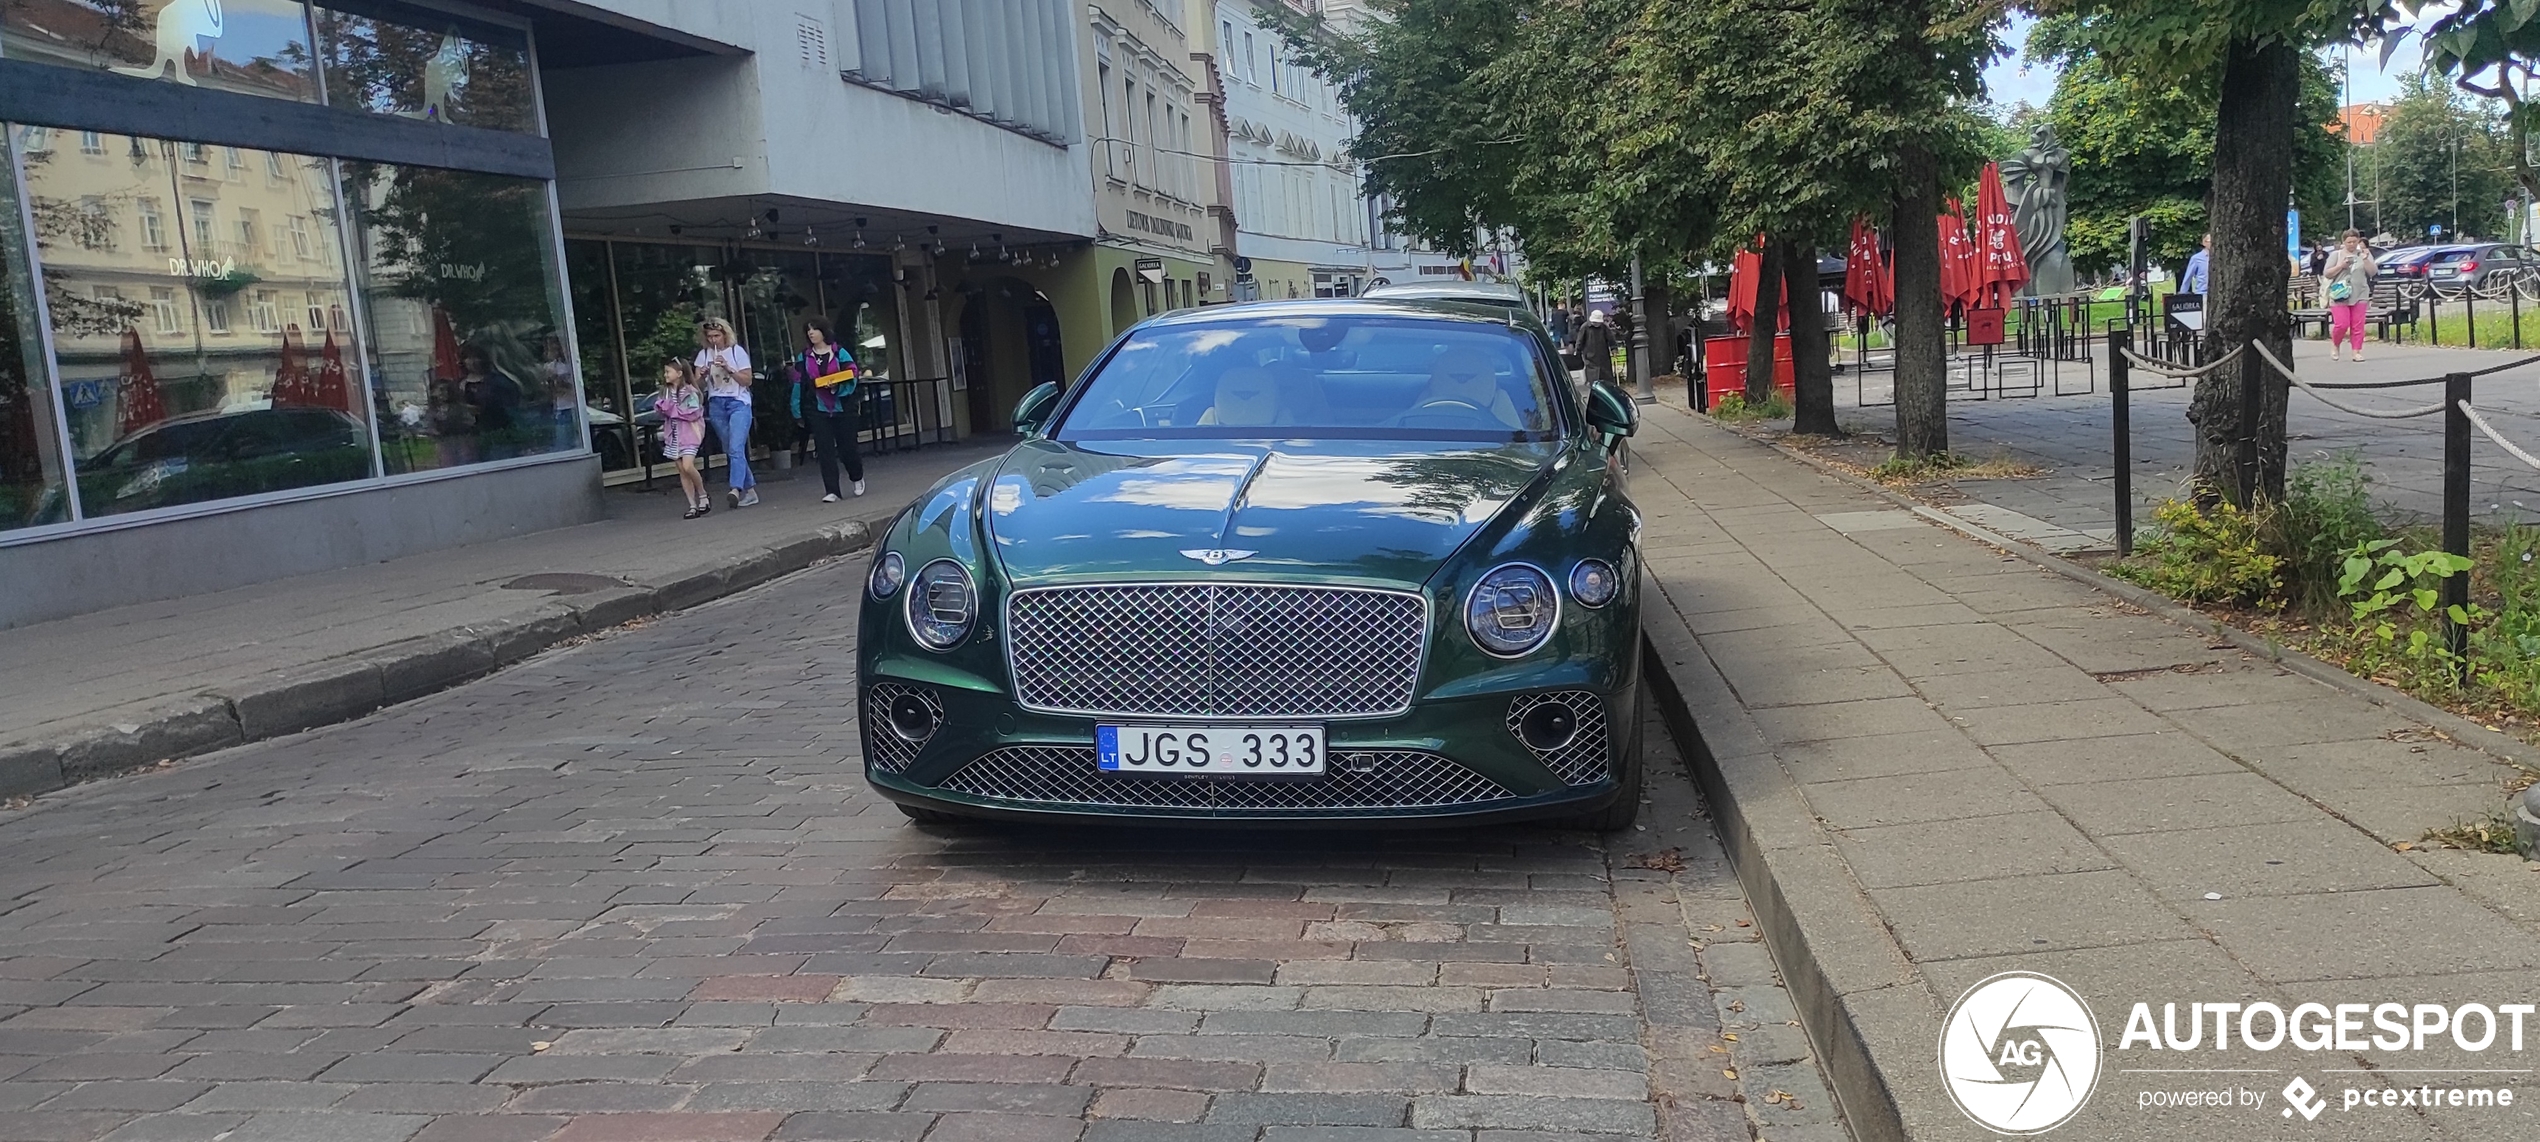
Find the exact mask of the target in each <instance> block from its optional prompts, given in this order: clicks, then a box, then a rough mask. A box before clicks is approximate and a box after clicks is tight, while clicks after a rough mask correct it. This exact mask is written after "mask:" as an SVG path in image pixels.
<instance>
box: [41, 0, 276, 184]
mask: <svg viewBox="0 0 2540 1142" xmlns="http://www.w3.org/2000/svg"><path fill="white" fill-rule="evenodd" d="M307 21H308V17H307V14H306V13H305V11H304V10H303V9H302V6H301V5H300V4H299V2H298V0H169V2H167V3H164V4H153V3H133V2H131V0H0V55H5V56H6V57H8V58H10V59H16V60H29V61H33V62H38V63H49V64H59V65H63V66H67V67H80V68H89V69H94V70H101V71H114V72H118V73H120V74H124V75H130V76H135V77H139V78H145V79H151V78H165V79H168V80H170V81H171V82H177V83H183V84H186V85H189V86H194V87H203V88H209V89H212V90H215V91H232V92H239V93H242V94H247V95H261V96H267V97H270V98H276V99H293V100H299V101H301V102H313V101H315V100H316V98H317V91H316V85H315V84H313V83H311V82H310V75H309V60H310V55H311V53H310V51H309V44H308V39H309V34H308V22H307ZM196 151H197V153H198V154H199V151H200V148H197V149H196Z"/></svg>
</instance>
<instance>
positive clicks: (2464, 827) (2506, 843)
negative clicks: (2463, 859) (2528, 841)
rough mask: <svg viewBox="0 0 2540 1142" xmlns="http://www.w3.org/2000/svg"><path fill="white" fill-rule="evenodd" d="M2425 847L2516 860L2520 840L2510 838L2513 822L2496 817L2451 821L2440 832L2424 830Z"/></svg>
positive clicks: (2512, 836)
mask: <svg viewBox="0 0 2540 1142" xmlns="http://www.w3.org/2000/svg"><path fill="white" fill-rule="evenodd" d="M2425 843H2426V844H2429V845H2441V846H2443V847H2444V848H2449V849H2468V850H2469V851H2471V852H2474V853H2503V854H2506V855H2508V856H2519V855H2521V853H2522V838H2520V837H2517V836H2515V835H2514V823H2513V819H2512V818H2509V817H2507V816H2505V815H2504V814H2503V813H2498V814H2496V815H2494V816H2491V817H2488V818H2487V819H2485V820H2482V821H2455V822H2453V823H2452V824H2449V825H2446V826H2444V827H2442V828H2440V829H2428V830H2426V832H2425Z"/></svg>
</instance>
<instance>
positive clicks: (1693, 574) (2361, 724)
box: [1634, 407, 2540, 1140]
mask: <svg viewBox="0 0 2540 1142" xmlns="http://www.w3.org/2000/svg"><path fill="white" fill-rule="evenodd" d="M1636 444H1637V450H1638V456H1639V460H1640V463H1641V468H1640V469H1639V471H1638V472H1637V473H1636V481H1635V484H1634V496H1635V499H1636V500H1637V502H1638V503H1639V504H1640V506H1641V508H1642V510H1643V511H1644V513H1645V514H1646V517H1647V527H1648V531H1647V536H1646V538H1645V540H1644V551H1645V552H1646V554H1647V557H1648V560H1649V567H1650V571H1651V573H1652V574H1653V575H1654V577H1655V579H1656V581H1657V583H1658V585H1659V586H1660V588H1661V589H1662V592H1663V597H1662V598H1660V599H1658V600H1657V601H1656V604H1655V605H1653V606H1652V607H1651V608H1650V613H1649V618H1648V620H1647V621H1648V625H1649V630H1650V634H1651V638H1652V640H1653V643H1654V645H1655V647H1656V649H1657V652H1658V654H1659V656H1660V658H1661V659H1663V660H1664V661H1665V662H1666V664H1667V670H1666V673H1665V677H1667V678H1668V679H1669V680H1670V684H1671V687H1672V691H1671V692H1672V693H1673V694H1674V695H1675V696H1676V697H1677V698H1679V699H1680V700H1681V702H1682V703H1683V707H1682V709H1683V710H1684V711H1685V712H1689V715H1690V720H1691V721H1692V722H1693V723H1695V724H1696V725H1698V727H1699V732H1700V739H1701V745H1702V746H1703V747H1704V751H1705V752H1704V756H1705V759H1706V760H1705V764H1704V766H1703V767H1702V768H1703V769H1704V771H1705V773H1706V781H1707V783H1708V785H1709V787H1710V788H1711V789H1712V791H1713V792H1714V793H1715V798H1714V800H1715V801H1716V802H1718V803H1719V804H1720V807H1721V816H1722V819H1723V828H1724V833H1725V834H1726V835H1727V837H1728V839H1729V841H1730V850H1731V853H1732V855H1733V856H1734V857H1736V858H1738V859H1739V861H1740V873H1741V876H1742V878H1743V879H1744V880H1745V881H1746V884H1747V886H1748V889H1749V892H1750V895H1752V896H1753V897H1754V898H1755V899H1756V900H1758V901H1759V906H1761V905H1762V903H1763V902H1768V901H1769V902H1772V903H1773V904H1774V905H1775V906H1774V907H1770V908H1767V909H1765V910H1766V912H1767V915H1766V916H1765V917H1764V922H1765V925H1766V928H1767V931H1768V935H1769V936H1770V937H1771V938H1772V939H1773V940H1774V941H1775V943H1776V946H1777V948H1779V949H1780V950H1782V952H1783V954H1784V955H1785V959H1786V962H1787V961H1788V959H1789V957H1791V956H1792V955H1793V954H1794V952H1796V951H1797V950H1799V949H1804V953H1800V957H1801V959H1802V961H1803V962H1804V964H1805V972H1804V974H1805V976H1806V978H1804V979H1796V980H1794V981H1793V984H1794V990H1795V992H1796V993H1797V994H1798V995H1799V996H1800V998H1801V1000H1802V1008H1803V1010H1804V1011H1806V1012H1807V1013H1808V1016H1809V1018H1810V1019H1811V1020H1812V1026H1811V1031H1812V1032H1813V1033H1814V1034H1816V1035H1817V1037H1818V1041H1819V1042H1821V1043H1826V1044H1829V1045H1830V1047H1829V1050H1830V1052H1831V1054H1830V1057H1829V1059H1828V1067H1829V1072H1830V1073H1831V1074H1833V1075H1834V1077H1835V1079H1836V1083H1837V1089H1838V1090H1840V1091H1842V1092H1843V1093H1844V1095H1845V1097H1846V1099H1847V1103H1846V1107H1845V1109H1846V1113H1847V1115H1849V1116H1850V1117H1851V1118H1852V1120H1853V1121H1854V1123H1855V1127H1856V1130H1857V1131H1858V1133H1859V1134H1860V1135H1861V1137H1863V1138H1892V1137H1914V1138H1972V1137H1983V1136H1986V1135H1984V1133H1983V1132H1982V1131H1980V1130H1978V1129H1977V1128H1976V1127H1975V1126H1974V1125H1973V1124H1971V1123H1970V1122H1969V1121H1968V1120H1966V1119H1965V1118H1963V1117H1961V1116H1960V1115H1959V1114H1958V1112H1957V1111H1956V1110H1954V1109H1953V1108H1952V1105H1951V1103H1950V1101H1949V1099H1948V1097H1947V1096H1946V1094H1945V1093H1944V1091H1943V1089H1942V1083H1941V1080H1940V1076H1939V1075H1938V1073H1937V1068H1936V1067H1935V1065H1934V1058H1933V1044H1934V1042H1935V1038H1936V1036H1937V1035H1938V1033H1939V1031H1940V1027H1941V1016H1942V1013H1943V1011H1944V1010H1945V1008H1946V1006H1947V1005H1948V1004H1949V1003H1951V1002H1953V1001H1954V1000H1956V999H1957V997H1958V996H1959V995H1960V994H1961V993H1962V992H1963V991H1965V990H1966V989H1967V988H1968V987H1969V986H1970V985H1971V984H1973V983H1975V982H1976V981H1978V980H1981V979H1983V978H1985V977H1988V976H1990V975H1993V974H1995V973H1997V972H2002V971H2006V970H2013V969H2028V970H2036V971H2043V972H2046V973H2048V974H2051V975H2054V976H2056V977H2058V978H2060V979H2062V980H2063V981H2065V982H2066V983H2068V984H2071V985H2072V986H2073V987H2075V988H2076V989H2077V990H2079V991H2080V992H2081V993H2082V994H2083V995H2084V996H2085V997H2086V998H2087V999H2088V1000H2089V1001H2090V1002H2091V1003H2092V1004H2093V1005H2094V1007H2095V1009H2096V1011H2097V1014H2098V1018H2099V1019H2100V1020H2101V1022H2102V1032H2103V1034H2102V1036H2101V1039H2102V1042H2103V1046H2104V1047H2107V1048H2114V1047H2115V1046H2116V1044H2117V1034H2118V1032H2119V1030H2121V1029H2122V1026H2123V1021H2124V1019H2125V1017H2126V1013H2127V1012H2128V1010H2129V1009H2130V1008H2131V1006H2132V1005H2133V1004H2135V1003H2137V1002H2149V1003H2151V1004H2152V1005H2153V1008H2154V1010H2156V1011H2157V1010H2158V1009H2159V1008H2160V1006H2161V1004H2162V1003H2164V1002H2176V1003H2178V1004H2179V1005H2180V1006H2181V1009H2182V1012H2184V1011H2185V1009H2186V1006H2185V1005H2186V1004H2188V1003H2190V1002H2195V1001H2225V1002H2234V1003H2248V1002H2253V1001H2255V1000H2257V999H2266V1000H2270V1001H2273V1002H2276V1003H2279V1004H2280V1005H2282V1007H2283V1009H2285V1010H2288V1011H2289V1010H2291V1009H2292V1008H2293V1007H2294V1006H2295V1005H2296V1004H2297V1003H2303V1002H2320V1003H2327V1004H2336V1003H2340V1002H2381V1001H2392V1002H2402V1003H2415V1002H2419V1001H2424V1002H2441V1003H2446V1004H2458V1003H2462V1002H2468V1001H2476V1002H2481V1003H2486V1004H2490V1005H2494V1004H2499V1003H2516V1002H2519V1003H2530V1002H2533V1001H2534V1000H2535V998H2540V995H2535V991H2536V990H2540V989H2535V988H2534V986H2533V980H2534V979H2535V978H2540V976H2535V975H2534V969H2535V968H2540V863H2526V862H2525V861H2524V860H2522V859H2521V858H2519V857H2512V856H2503V855H2487V854H2479V853H2470V852H2459V851H2436V852H2425V851H2406V852H2402V851H2396V850H2395V848H2394V846H2395V845H2397V844H2400V843H2402V842H2414V841H2417V840H2418V839H2419V838H2420V837H2421V836H2422V834H2423V833H2424V832H2425V830H2427V829H2429V828H2432V827H2437V826H2442V825H2447V824H2452V823H2454V822H2457V821H2461V820H2472V819H2478V818H2482V817H2485V816H2487V815H2489V814H2491V813H2494V812H2496V811H2498V810H2499V809H2501V808H2503V807H2504V805H2505V804H2506V798H2505V793H2504V786H2505V783H2506V782H2507V781H2508V780H2509V779H2511V778H2512V777H2513V776H2515V774H2516V773H2518V772H2519V771H2517V770H2514V769H2512V768H2511V767H2509V766H2507V765H2505V764H2502V763H2501V762H2500V761H2499V760H2498V759H2495V758H2491V757H2489V756H2487V755H2484V754H2481V753H2477V752H2474V751H2472V750H2470V749H2467V748H2463V747H2460V746H2456V745H2454V744H2452V743H2450V742H2449V741H2446V740H2444V739H2443V738H2442V737H2440V736H2439V735H2437V734H2436V733H2434V732H2433V731H2432V730H2430V729H2429V728H2428V727H2426V726H2422V725H2417V724H2414V723H2411V722H2409V721H2407V720H2405V719H2403V718H2400V717H2397V716H2395V715H2393V714H2392V713H2390V712H2389V711H2387V710H2385V709H2383V708H2381V707H2379V706H2376V705H2374V704H2372V703H2370V702H2368V701H2366V700H2364V699H2362V698H2361V697H2358V696H2356V695H2352V694H2348V693H2345V692H2342V691H2339V690H2336V689H2333V688H2331V687H2328V686H2326V685H2324V684H2322V683H2319V682H2315V681H2312V680H2310V679H2308V678H2305V677H2302V676H2299V675H2296V674H2292V673H2289V672H2286V671H2284V670H2282V669H2279V668H2278V667H2276V666H2274V665H2272V664H2270V663H2268V662H2264V661H2258V660H2255V659H2253V657H2252V656H2250V655H2248V654H2244V653H2242V652H2241V651H2240V650H2238V649H2236V648H2234V647H2233V646H2232V645H2231V644H2228V643H2218V642H2217V641H2216V640H2215V639H2214V638H2213V637H2211V636H2210V635H2209V634H2207V633H2202V632H2198V631H2194V630H2189V629H2184V628H2181V627H2178V626H2174V625H2172V624H2170V623H2168V622H2166V621H2163V620H2162V619H2159V618H2157V617H2153V616H2151V615H2148V614H2146V613H2144V612H2143V611H2141V610H2140V609H2139V608H2135V607H2132V606H2129V605H2127V604H2125V603H2123V602H2121V601H2119V600H2118V599H2116V598H2115V597H2112V596H2110V595H2106V594H2102V593H2100V592H2098V591H2095V590H2093V589H2091V588H2090V587H2087V586H2085V585H2083V584H2081V583H2078V582H2076V581H2073V580H2071V579H2067V578H2065V577H2063V576H2061V575H2058V574H2054V573H2051V572H2048V571H2045V570H2043V569H2041V568H2040V567H2038V566H2037V565H2034V564H2032V563H2029V562H2027V561H2025V560H2022V559H2019V558H2014V557H2011V556H2009V555H2007V554H2005V553H2003V552H2001V551H1998V550H1996V549H1993V548H1991V547H1988V546H1986V545H1983V544H1980V543H1977V542H1974V541H1972V540H1970V539H1968V538H1966V537H1964V536H1961V535H1959V534H1957V533H1955V532H1951V531H1946V530H1943V529H1941V528H1939V527H1937V526H1935V525H1933V524H1932V523H1930V522H1928V521H1927V520H1925V519H1923V518H1921V517H1919V516H1917V515H1915V514H1913V513H1911V512H1908V511H1904V510H1901V509H1899V508H1898V507H1897V506H1895V504H1893V503H1892V502H1891V501H1889V500H1887V499H1885V498H1884V497H1881V496H1878V495H1876V494H1874V493H1872V492H1870V491H1868V490H1866V489H1863V488H1860V487H1858V486H1856V485H1853V484H1851V483H1849V482H1846V481H1843V480H1840V479H1838V478H1835V477H1833V476H1830V475H1828V474H1826V473H1823V472H1821V471H1819V470H1817V469H1815V468H1813V467H1810V466H1808V465H1806V464H1803V463H1801V462H1799V461H1797V460H1794V459H1791V458H1789V457H1786V456H1783V455H1781V454H1780V453H1778V452H1775V451H1773V450H1772V449H1770V448H1768V447H1766V446H1763V445H1761V444H1757V443H1755V442H1752V441H1750V440H1747V439H1745V438H1744V437H1741V436H1739V435H1737V434H1735V433H1732V432H1730V431H1728V430H1726V429H1723V428H1720V427H1718V426H1716V425H1714V424H1712V423H1710V422H1709V421H1707V420H1704V419H1701V418H1697V417H1694V416H1691V415H1689V414H1686V413H1683V412H1680V411H1676V410H1672V409H1667V408H1663V407H1662V408H1657V409H1654V410H1652V411H1651V412H1650V415H1649V416H1648V418H1647V420H1646V421H1645V424H1644V428H1643V431H1642V434H1641V437H1640V439H1639V440H1638V441H1637V442H1636ZM2536 1038H2540V1037H2536ZM2530 1046H2531V1047H2532V1048H2533V1049H2534V1050H2540V1042H2534V1043H2533V1044H2530ZM2532 1057H2533V1056H2532V1055H2531V1054H2529V1053H2525V1054H2520V1055H2511V1054H2504V1053H2501V1052H2491V1053H2488V1054H2484V1055H2481V1054H2476V1053H2470V1052H2464V1051H2459V1050H2456V1049H2453V1048H2452V1046H2451V1044H2450V1041H2449V1040H2443V1039H2440V1038H2439V1037H2438V1040H2437V1041H2436V1042H2434V1043H2430V1044H2428V1046H2427V1049H2426V1050H2425V1051H2423V1052H2414V1051H2411V1052H2405V1053H2402V1054H2399V1055H2392V1054H2389V1053H2383V1052H2369V1053H2358V1052H2351V1051H2350V1052H2319V1053H2312V1052H2301V1051H2291V1050H2283V1051H2277V1052H2273V1053H2262V1052H2255V1051H2249V1050H2246V1049H2243V1048H2242V1045H2241V1044H2240V1043H2239V1042H2238V1041H2237V1040H2235V1041H2234V1047H2233V1049H2231V1050H2228V1051H2224V1050H2214V1049H2212V1047H2211V1045H2210V1043H2209V1044H2208V1048H2207V1049H2206V1050H2203V1051H2199V1052H2196V1053H2194V1054H2183V1053H2179V1052H2168V1051H2164V1052H2160V1053H2159V1054H2154V1053H2153V1052H2151V1051H2148V1050H2144V1049H2141V1048H2140V1047H2138V1048H2136V1049H2135V1050H2133V1051H2132V1052H2131V1053H2128V1054H2124V1055H2119V1054H2117V1053H2115V1052H2113V1051H2111V1052H2110V1054H2109V1068H2110V1069H2109V1071H2108V1073H2107V1074H2106V1075H2105V1077H2103V1078H2102V1079H2101V1081H2100V1086H2099V1090H2098V1094H2097V1096H2096V1099H2095V1101H2094V1102H2093V1103H2092V1104H2091V1105H2089V1106H2088V1107H2087V1108H2085V1110H2084V1111H2083V1112H2082V1116H2081V1117H2080V1118H2077V1119H2075V1120H2074V1122H2073V1123H2072V1124H2071V1125H2069V1126H2067V1127H2066V1128H2064V1129H2063V1130H2060V1131H2058V1133H2057V1136H2058V1137H2070V1138H2075V1139H2100V1138H2128V1139H2132V1138H2197V1139H2202V1138H2214V1139H2224V1138H2228V1139H2235V1140H2236V1139H2249V1138H2262V1137H2275V1136H2278V1135H2279V1134H2281V1135H2282V1136H2284V1137H2288V1138H2292V1137H2332V1138H2373V1139H2400V1138H2438V1137H2440V1138H2467V1137H2490V1136H2492V1137H2506V1136H2516V1135H2528V1134H2530V1133H2531V1132H2532V1129H2533V1126H2534V1124H2535V1123H2540V1084H2534V1083H2533V1082H2532V1080H2531V1075H2530V1071H2529V1068H2530V1067H2531V1066H2532V1063H2531V1059H2532ZM2165 1059H2166V1061H2164V1060H2165ZM2364 1067H2374V1068H2393V1067H2432V1068H2473V1067H2489V1068H2493V1067H2505V1068H2520V1069H2521V1070H2520V1072H2519V1073H2518V1074H2514V1075H2505V1076H2484V1077H2489V1078H2498V1079H2504V1080H2509V1081H2510V1082H2511V1083H2518V1084H2520V1085H2521V1086H2522V1088H2523V1096H2524V1097H2523V1099H2522V1100H2521V1101H2518V1102H2517V1103H2516V1104H2515V1108H2514V1109H2513V1110H2510V1111H2498V1110H2483V1111H2471V1110H2455V1109H2451V1108H2448V1107H2447V1108H2445V1109H2441V1110H2421V1109H2420V1110H2409V1111H2405V1112H2397V1111H2394V1112H2389V1113H2384V1114H2381V1115H2378V1116H2369V1118H2370V1120H2369V1121H2366V1120H2365V1119H2366V1117H2367V1116H2358V1115H2353V1114H2346V1113H2342V1112H2333V1113H2332V1115H2331V1116H2330V1117H2328V1118H2324V1119H2322V1120H2320V1121H2319V1122H2318V1123H2310V1122H2307V1121H2305V1120H2302V1119H2298V1118H2295V1119H2287V1118H2281V1117H2279V1115H2278V1110H2279V1109H2280V1108H2281V1103H2280V1101H2278V1096H2277V1095H2276V1094H2275V1091H2276V1090H2277V1089H2278V1088H2280V1087H2282V1086H2283V1085H2284V1084H2285V1083H2286V1082H2287V1081H2288V1080H2289V1079H2290V1078H2291V1077H2293V1076H2296V1075H2301V1076H2306V1079H2307V1081H2309V1082H2310V1083H2312V1084H2313V1085H2315V1086H2317V1087H2318V1088H2320V1089H2321V1090H2323V1091H2328V1092H2330V1094H2331V1097H2332V1098H2334V1097H2336V1092H2337V1090H2338V1089H2339V1088H2341V1087H2344V1086H2348V1085H2359V1084H2364V1083H2367V1082H2369V1083H2372V1084H2374V1085H2378V1084H2379V1082H2380V1080H2379V1079H2376V1078H2369V1077H2367V1076H2365V1075H2364V1073H2363V1072H2362V1071H2361V1070H2360V1069H2359V1068H2364ZM2150 1068H2194V1069H2199V1070H2208V1069H2221V1068H2238V1069H2245V1070H2250V1071H2257V1072H2263V1073H2257V1074H2249V1075H2239V1076H2228V1077H2230V1078H2234V1079H2237V1080H2238V1081H2239V1082H2241V1084H2242V1085H2245V1086H2248V1087H2252V1088H2255V1089H2258V1090H2259V1091H2261V1093H2263V1094H2264V1095H2265V1096H2266V1101H2265V1103H2264V1104H2263V1108H2262V1110H2263V1113H2259V1112H2256V1111H2251V1112H2247V1113H2243V1112H2240V1111H2237V1110H2235V1111H2231V1112H2211V1111H2209V1112H2206V1113H2202V1114H2199V1113H2197V1112H2194V1111H2186V1110H2175V1109H2174V1110H2169V1111H2157V1110H2139V1109H2138V1108H2137V1101H2138V1095H2139V1094H2141V1093H2142V1091H2143V1090H2145V1089H2147V1088H2150V1087H2153V1086H2158V1085H2166V1086H2194V1085H2196V1084H2197V1083H2199V1082H2200V1081H2202V1080H2200V1078H2199V1076H2197V1075H2147V1074H2139V1073H2132V1072H2134V1071H2136V1070H2141V1069H2150ZM2424 1077H2428V1076H2410V1077H2409V1079H2407V1080H2393V1081H2394V1082H2396V1081H2411V1085H2413V1081H2412V1080H2413V1079H2415V1078H2424ZM2431 1077H2432V1078H2433V1080H2434V1081H2435V1083H2436V1085H2438V1086H2440V1085H2445V1084H2450V1083H2462V1082H2468V1081H2471V1080H2475V1079H2479V1078H2482V1076H2461V1075H2443V1076H2431ZM2204 1078H2208V1079H2210V1078H2214V1076H2210V1075H2208V1076H2204ZM2209 1085H2210V1084H2209Z"/></svg>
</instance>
